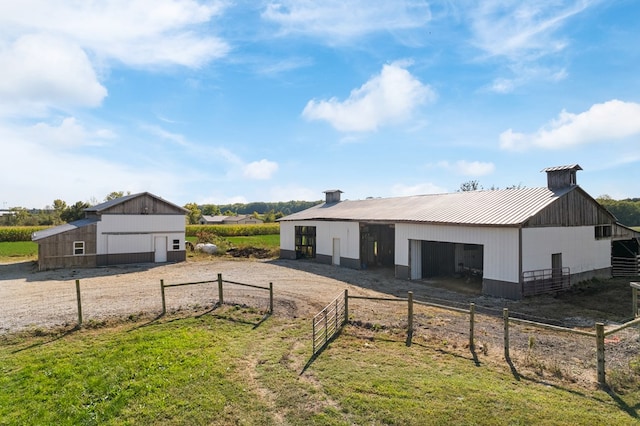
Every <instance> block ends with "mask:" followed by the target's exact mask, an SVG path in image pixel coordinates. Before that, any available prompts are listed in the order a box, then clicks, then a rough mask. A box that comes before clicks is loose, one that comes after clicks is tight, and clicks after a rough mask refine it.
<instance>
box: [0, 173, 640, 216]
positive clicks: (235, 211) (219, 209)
mask: <svg viewBox="0 0 640 426" xmlns="http://www.w3.org/2000/svg"><path fill="white" fill-rule="evenodd" d="M520 187H521V186H520V185H513V186H512V187H507V188H505V189H517V188H520ZM479 189H482V186H480V185H479V183H478V182H477V181H469V182H464V183H463V184H461V185H460V191H476V190H479ZM491 189H496V188H491ZM124 195H130V193H129V192H128V193H125V192H123V191H114V192H111V193H110V194H108V195H107V196H106V197H105V199H104V201H110V200H113V199H116V198H120V197H122V196H124ZM596 200H597V201H598V203H600V204H601V205H602V206H604V207H605V208H606V209H607V210H609V211H610V212H611V213H612V214H613V215H614V216H615V217H616V218H617V219H618V221H619V222H620V223H622V224H624V225H627V226H640V198H627V199H622V200H614V199H613V198H611V197H610V196H608V195H606V194H605V195H601V196H599V197H598V198H596ZM321 202H322V201H321V200H318V201H278V202H252V203H246V204H243V203H234V204H200V205H199V204H197V203H187V204H185V205H184V208H186V209H187V210H188V213H187V222H188V223H190V224H195V223H198V221H199V220H200V217H201V216H202V215H207V216H216V215H224V216H237V215H244V214H249V215H253V216H254V217H257V218H259V219H261V220H262V221H264V222H267V223H268V222H275V221H276V220H277V219H279V218H281V217H284V216H287V215H290V214H293V213H296V212H299V211H302V210H305V209H308V208H310V207H313V206H315V205H317V204H320V203H321ZM95 204H98V202H97V201H92V202H86V201H77V202H75V203H73V204H67V203H66V202H65V201H63V200H60V199H56V200H54V201H53V205H52V206H50V207H47V208H45V209H42V210H36V209H26V208H24V207H14V208H11V209H10V214H5V215H3V216H1V217H0V225H3V226H55V225H60V224H63V223H68V222H73V221H75V220H79V219H83V218H84V209H86V208H88V207H91V206H92V205H95Z"/></svg>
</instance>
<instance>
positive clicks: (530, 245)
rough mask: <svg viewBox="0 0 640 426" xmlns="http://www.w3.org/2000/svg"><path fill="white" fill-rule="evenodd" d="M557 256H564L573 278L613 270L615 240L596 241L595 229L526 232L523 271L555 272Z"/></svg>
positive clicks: (524, 234) (535, 230)
mask: <svg viewBox="0 0 640 426" xmlns="http://www.w3.org/2000/svg"><path fill="white" fill-rule="evenodd" d="M554 253H562V266H563V267H569V268H571V273H572V274H576V273H580V272H586V271H592V270H595V269H603V268H609V267H611V240H609V239H607V238H604V239H601V240H596V239H595V236H594V229H593V226H572V227H562V228H525V229H523V230H522V270H523V271H534V270H538V269H549V268H551V255H552V254H554Z"/></svg>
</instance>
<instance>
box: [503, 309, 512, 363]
mask: <svg viewBox="0 0 640 426" xmlns="http://www.w3.org/2000/svg"><path fill="white" fill-rule="evenodd" d="M502 318H503V319H504V359H506V360H507V361H509V359H510V357H509V308H504V309H503V310H502Z"/></svg>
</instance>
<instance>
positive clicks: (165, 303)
mask: <svg viewBox="0 0 640 426" xmlns="http://www.w3.org/2000/svg"><path fill="white" fill-rule="evenodd" d="M160 294H161V295H162V315H164V314H166V313H167V302H166V300H165V298H164V280H160Z"/></svg>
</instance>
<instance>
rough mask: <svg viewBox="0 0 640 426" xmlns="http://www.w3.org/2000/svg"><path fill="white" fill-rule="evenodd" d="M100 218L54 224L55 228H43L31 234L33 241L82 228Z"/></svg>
mask: <svg viewBox="0 0 640 426" xmlns="http://www.w3.org/2000/svg"><path fill="white" fill-rule="evenodd" d="M98 220H99V219H98V218H96V217H94V218H89V219H80V220H76V221H73V222H69V223H65V224H62V225H58V226H54V227H53V228H47V229H43V230H42V231H38V232H34V233H33V234H32V235H31V241H38V240H41V239H43V238H47V237H51V236H53V235H57V234H61V233H63V232H67V231H71V230H73V229H77V228H82V227H84V226H88V225H91V224H92V223H96V222H98Z"/></svg>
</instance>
